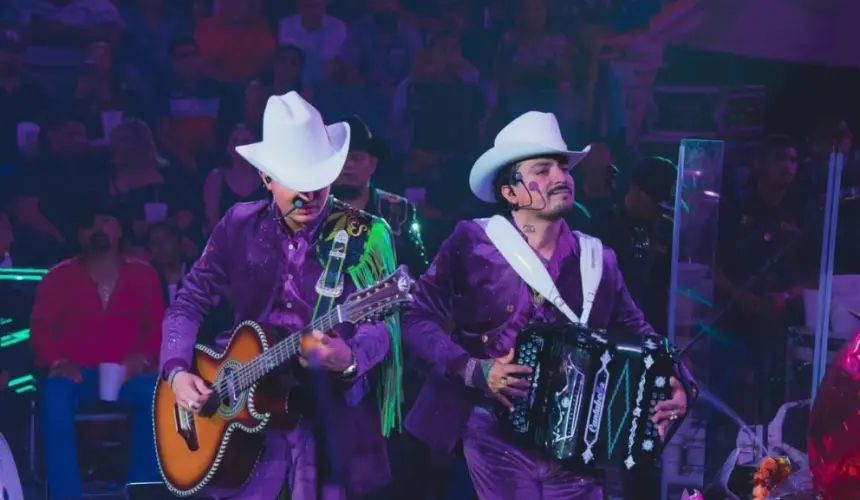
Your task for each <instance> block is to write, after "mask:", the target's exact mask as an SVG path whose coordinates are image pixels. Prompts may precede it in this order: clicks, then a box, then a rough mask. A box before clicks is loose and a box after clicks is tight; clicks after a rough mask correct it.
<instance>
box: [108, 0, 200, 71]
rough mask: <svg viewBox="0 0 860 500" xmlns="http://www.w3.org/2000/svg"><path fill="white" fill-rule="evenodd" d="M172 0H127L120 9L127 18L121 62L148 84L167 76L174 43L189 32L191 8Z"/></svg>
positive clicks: (121, 4) (120, 5) (124, 18)
mask: <svg viewBox="0 0 860 500" xmlns="http://www.w3.org/2000/svg"><path fill="white" fill-rule="evenodd" d="M180 5H182V4H177V3H173V2H170V1H169V0H125V1H123V2H120V3H119V11H120V14H121V15H122V18H123V20H125V34H124V35H123V38H122V62H123V64H124V66H125V68H124V69H127V70H128V72H129V73H132V74H134V76H135V77H136V78H137V79H138V80H141V81H143V82H144V83H146V84H153V83H155V82H157V81H159V80H161V79H163V78H165V77H166V76H167V75H168V72H169V71H170V68H171V65H170V59H171V52H172V48H173V47H172V45H171V44H172V42H173V40H174V39H176V38H178V37H180V36H184V35H187V34H189V33H190V30H191V27H190V23H189V13H190V9H189V10H183V9H182V8H181V7H180Z"/></svg>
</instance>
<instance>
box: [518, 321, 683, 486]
mask: <svg viewBox="0 0 860 500" xmlns="http://www.w3.org/2000/svg"><path fill="white" fill-rule="evenodd" d="M515 362H516V363H518V364H522V365H526V366H529V367H531V368H532V369H533V372H532V374H531V375H530V376H529V377H527V380H529V382H530V388H529V390H528V397H526V398H519V399H517V400H515V401H514V405H515V409H514V411H513V412H512V413H510V414H509V415H508V416H507V419H508V424H509V427H510V430H511V431H512V432H513V434H514V435H515V436H516V439H518V440H520V441H524V442H525V443H526V444H529V445H532V446H536V447H538V448H540V449H543V450H544V451H545V452H546V453H547V454H548V455H549V457H550V458H552V459H555V460H559V461H562V462H564V463H565V465H566V466H569V467H570V468H572V469H574V470H582V469H584V470H588V469H602V468H607V467H620V468H621V469H622V470H631V469H633V468H636V467H652V466H654V465H655V463H656V461H657V459H658V458H659V455H660V452H661V451H662V444H661V442H660V438H659V436H658V434H657V427H656V425H654V424H653V423H652V422H651V416H652V415H653V413H654V407H655V405H656V404H657V403H658V402H659V401H662V400H665V399H668V398H670V397H671V392H672V389H671V387H670V384H669V378H670V377H672V376H673V375H674V374H675V369H676V365H677V364H678V361H677V355H676V353H675V351H674V349H672V348H671V347H670V346H669V344H668V341H667V340H666V339H665V338H663V337H660V336H657V335H654V334H607V333H606V332H603V331H598V330H591V329H588V328H585V327H582V326H580V325H549V324H546V325H544V324H537V325H530V326H528V327H526V328H525V329H524V330H523V331H521V332H520V334H519V336H518V337H517V349H516V358H515Z"/></svg>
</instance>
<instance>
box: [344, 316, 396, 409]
mask: <svg viewBox="0 0 860 500" xmlns="http://www.w3.org/2000/svg"><path fill="white" fill-rule="evenodd" d="M346 343H347V344H349V346H350V347H351V348H352V351H353V353H355V363H356V368H357V370H356V372H355V376H354V377H353V378H352V380H351V381H350V384H349V385H348V387H347V388H346V391H345V392H344V396H345V397H346V402H347V404H349V405H350V406H356V405H358V403H359V402H361V399H362V398H363V397H364V395H365V394H367V391H368V390H369V389H370V384H369V382H368V380H367V377H365V375H366V374H367V372H369V371H370V370H371V369H372V368H373V367H375V366H376V365H378V364H379V363H381V362H382V360H383V359H385V355H386V354H388V347H389V337H388V329H387V327H386V326H385V323H383V322H382V321H378V322H375V323H364V324H361V325H359V326H358V327H356V330H355V335H353V337H352V338H350V339H349V340H347V341H346Z"/></svg>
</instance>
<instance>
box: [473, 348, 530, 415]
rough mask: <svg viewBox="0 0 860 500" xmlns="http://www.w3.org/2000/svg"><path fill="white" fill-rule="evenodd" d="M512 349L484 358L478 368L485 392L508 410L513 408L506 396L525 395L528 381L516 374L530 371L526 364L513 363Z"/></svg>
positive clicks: (525, 373) (522, 396)
mask: <svg viewBox="0 0 860 500" xmlns="http://www.w3.org/2000/svg"><path fill="white" fill-rule="evenodd" d="M513 360H514V350H513V349H511V350H510V351H508V353H507V354H506V355H504V356H502V357H500V358H496V359H485V360H482V361H481V363H480V370H481V372H482V373H483V375H484V380H485V381H486V385H487V387H486V390H487V393H488V394H490V395H491V396H493V397H494V398H496V400H497V401H498V402H499V403H501V404H502V406H504V407H505V408H506V409H507V410H508V411H513V410H514V405H513V404H512V403H511V401H510V399H508V396H512V397H516V398H524V397H526V389H528V387H529V383H528V381H526V380H523V379H521V378H520V377H519V376H518V375H527V374H529V373H531V372H532V369H531V368H529V367H528V366H522V365H517V364H514V363H513Z"/></svg>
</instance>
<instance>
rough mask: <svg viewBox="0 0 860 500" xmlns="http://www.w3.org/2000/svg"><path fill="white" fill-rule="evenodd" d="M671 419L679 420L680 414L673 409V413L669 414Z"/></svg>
mask: <svg viewBox="0 0 860 500" xmlns="http://www.w3.org/2000/svg"><path fill="white" fill-rule="evenodd" d="M669 420H678V414H677V413H676V412H674V411H673V412H672V414H671V415H669Z"/></svg>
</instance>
